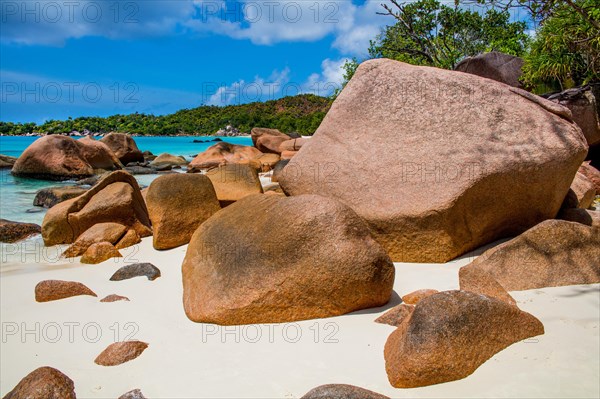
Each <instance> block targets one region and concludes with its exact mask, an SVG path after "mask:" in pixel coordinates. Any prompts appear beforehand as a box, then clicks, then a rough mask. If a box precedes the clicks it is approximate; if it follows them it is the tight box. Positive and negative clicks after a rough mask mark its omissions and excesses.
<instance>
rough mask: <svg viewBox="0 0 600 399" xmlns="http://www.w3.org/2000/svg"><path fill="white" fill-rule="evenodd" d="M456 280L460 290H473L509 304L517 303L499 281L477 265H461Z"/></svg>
mask: <svg viewBox="0 0 600 399" xmlns="http://www.w3.org/2000/svg"><path fill="white" fill-rule="evenodd" d="M458 280H459V283H460V289H461V291H470V292H475V293H476V294H483V295H485V296H489V297H491V298H496V299H500V300H501V301H504V302H506V303H508V304H509V305H515V306H516V305H517V302H516V301H515V300H514V299H513V297H512V296H510V294H509V293H508V292H506V290H505V289H504V287H502V286H501V285H500V283H499V282H497V281H496V280H494V278H493V277H492V276H490V275H489V273H488V272H486V271H485V270H483V269H481V268H479V267H477V266H471V267H461V268H460V270H459V271H458Z"/></svg>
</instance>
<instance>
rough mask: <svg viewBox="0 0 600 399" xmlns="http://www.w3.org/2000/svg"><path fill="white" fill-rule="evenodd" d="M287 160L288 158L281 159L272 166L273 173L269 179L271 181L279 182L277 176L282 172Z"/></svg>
mask: <svg viewBox="0 0 600 399" xmlns="http://www.w3.org/2000/svg"><path fill="white" fill-rule="evenodd" d="M289 162H290V160H289V159H282V160H281V161H279V162H277V164H276V165H275V166H274V167H273V174H272V176H271V181H272V182H273V183H278V182H279V176H281V174H282V173H284V171H283V169H284V168H285V167H286V166H287V164H288V163H289Z"/></svg>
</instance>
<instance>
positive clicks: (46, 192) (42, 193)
mask: <svg viewBox="0 0 600 399" xmlns="http://www.w3.org/2000/svg"><path fill="white" fill-rule="evenodd" d="M86 191H87V188H83V187H81V186H58V187H49V188H43V189H41V190H39V191H38V192H37V193H36V194H35V198H34V199H33V205H34V206H41V207H43V208H52V207H53V206H54V205H56V204H60V203H61V202H64V201H66V200H68V199H71V198H75V197H79V196H80V195H81V194H83V193H85V192H86Z"/></svg>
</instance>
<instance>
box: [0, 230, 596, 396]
mask: <svg viewBox="0 0 600 399" xmlns="http://www.w3.org/2000/svg"><path fill="white" fill-rule="evenodd" d="M38 242H39V239H38ZM186 248H187V246H183V247H180V248H176V249H173V250H169V251H163V252H159V251H155V250H154V249H153V248H152V238H151V237H150V238H146V239H144V240H143V242H142V243H141V244H139V245H137V246H135V247H132V248H130V249H127V250H123V251H122V253H123V255H124V256H125V258H123V259H120V260H118V261H115V260H114V259H111V260H108V261H106V262H104V263H102V264H99V265H94V266H91V265H82V264H80V263H79V262H78V261H71V260H65V259H61V260H59V261H56V257H55V256H52V257H51V259H45V260H44V259H40V263H39V264H36V262H35V261H36V259H34V258H35V256H34V255H33V253H34V252H35V251H32V254H30V255H28V256H27V259H23V260H20V259H18V258H16V255H13V256H11V257H9V258H7V259H3V260H2V261H3V263H2V265H1V266H2V268H1V279H0V295H1V298H0V299H1V308H0V314H1V319H2V320H1V321H2V342H1V348H0V354H1V355H0V370H1V371H0V396H3V395H5V394H6V393H7V392H9V391H10V390H11V389H12V388H13V387H14V386H15V385H16V384H17V383H18V382H19V381H20V380H21V379H22V378H23V377H24V376H26V375H27V374H28V373H29V372H31V371H33V370H34V369H36V368H37V367H40V366H52V367H55V368H57V369H59V370H61V371H62V372H63V373H65V374H66V375H68V376H69V377H70V378H71V379H72V380H73V381H74V382H75V391H76V393H77V397H78V398H117V397H119V396H120V395H121V394H123V393H125V392H126V391H129V390H132V389H135V388H139V389H141V390H142V392H143V393H144V395H145V396H146V397H148V398H155V399H157V398H175V397H177V398H202V397H214V398H231V397H236V398H298V397H301V396H302V395H304V394H305V393H306V392H308V391H309V390H310V389H312V388H314V387H316V386H319V385H322V384H331V383H346V384H352V385H357V386H360V387H363V388H367V389H370V390H373V391H376V392H379V393H382V394H385V395H388V396H390V397H398V398H402V397H436V398H441V397H448V398H454V397H456V398H458V397H478V398H483V397H519V398H528V397H557V398H558V397H561V398H564V397H579V398H581V397H595V398H597V397H599V396H600V386H599V384H600V381H599V378H598V375H600V334H599V333H600V331H599V330H600V329H599V325H600V285H599V284H595V285H588V286H569V287H559V288H546V289H537V290H530V291H522V292H512V293H511V294H512V295H513V296H514V298H515V299H516V300H517V301H518V305H519V307H520V308H521V309H523V310H525V311H527V312H530V313H532V314H533V315H535V316H536V317H538V318H539V319H540V320H541V321H542V323H543V324H544V327H545V330H546V333H545V334H544V335H543V336H539V337H535V338H532V339H529V340H526V341H523V342H519V343H516V344H514V345H512V346H510V347H509V348H507V349H505V350H504V351H502V352H500V353H498V354H497V355H496V356H494V357H493V358H491V359H490V360H488V361H487V362H486V363H485V364H483V365H482V366H481V367H480V368H479V369H478V370H476V371H475V373H474V374H472V375H471V376H469V377H467V378H465V379H463V380H460V381H455V382H450V383H445V384H440V385H434V386H429V387H424V388H417V389H395V388H393V387H392V386H391V385H390V384H389V382H388V380H387V376H386V372H385V363H384V358H383V347H384V344H385V342H386V339H387V337H388V336H389V334H390V333H391V332H392V331H393V330H394V327H392V326H388V325H382V324H378V323H375V322H374V320H375V319H376V318H377V317H378V316H380V315H381V314H383V313H384V312H385V311H386V310H387V309H389V308H391V307H392V306H394V305H396V304H398V303H399V302H400V299H399V298H400V296H402V295H404V294H407V293H409V292H411V291H414V290H417V289H422V288H435V289H438V290H447V289H457V288H458V269H459V268H460V267H461V266H464V265H465V264H467V263H469V261H470V260H471V259H472V258H470V257H469V256H463V257H461V258H460V259H459V260H456V261H453V262H450V263H447V264H443V265H434V264H408V263H397V264H396V282H395V285H394V291H395V293H394V296H393V298H392V301H391V302H390V303H389V304H388V305H387V306H385V307H382V308H376V309H368V310H364V311H359V312H354V313H352V314H348V315H344V316H340V317H335V318H328V319H319V320H308V321H301V322H296V323H286V324H276V325H252V326H239V327H219V326H214V325H206V324H197V323H193V322H191V321H189V320H188V319H187V317H186V316H185V314H184V311H183V306H182V299H181V298H182V284H181V263H182V260H183V257H184V255H185V251H186ZM38 252H39V251H38ZM48 253H51V252H48ZM479 253H480V251H479ZM136 262H151V263H153V264H154V265H156V266H157V267H158V268H159V269H160V270H161V273H162V277H160V278H158V279H157V280H155V281H148V280H147V279H146V278H145V277H139V278H135V279H131V280H125V281H119V282H113V281H109V278H110V276H111V275H112V274H113V273H114V272H115V271H116V270H117V269H118V268H119V267H121V266H123V265H124V264H125V263H136ZM46 279H59V280H72V281H79V282H82V283H84V284H86V285H87V286H88V287H89V288H91V289H92V290H93V291H95V292H96V293H97V294H98V298H94V297H90V296H86V297H83V296H82V297H74V298H68V299H63V300H60V301H55V302H47V303H37V302H36V301H35V299H34V287H35V285H36V284H37V283H38V282H40V281H42V280H46ZM109 294H119V295H123V296H127V297H128V298H129V299H130V300H131V301H130V302H114V303H101V302H100V299H101V298H103V297H104V296H106V295H109ZM36 323H37V324H36ZM128 334H129V336H128ZM131 334H132V335H131ZM126 338H131V339H138V340H141V341H144V342H147V343H149V347H148V349H146V351H145V352H144V353H142V355H141V356H140V357H138V358H137V359H135V360H133V361H130V362H128V363H125V364H122V365H120V366H115V367H103V366H99V365H96V364H95V363H94V359H95V358H96V356H97V355H98V354H99V353H100V352H101V351H102V350H104V348H105V347H106V346H108V345H109V344H110V343H112V342H115V341H119V340H124V339H126Z"/></svg>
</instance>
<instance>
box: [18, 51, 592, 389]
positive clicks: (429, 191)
mask: <svg viewBox="0 0 600 399" xmlns="http://www.w3.org/2000/svg"><path fill="white" fill-rule="evenodd" d="M499 59H500V58H499V57H497V56H494V57H492V59H491V61H490V60H488V61H489V62H488V63H487V64H486V63H485V62H484V63H483V64H481V63H480V61H481V60H472V61H470V62H467V63H466V65H465V66H464V70H465V71H466V72H470V70H469V68H473V65H492V66H493V67H494V68H496V69H497V70H498V71H497V75H493V76H492V75H489V76H488V75H485V74H481V75H482V76H484V77H477V76H474V75H473V74H470V73H457V72H455V71H446V70H440V69H435V68H428V67H417V66H411V65H408V64H403V63H400V62H396V61H391V60H386V59H377V60H371V61H367V62H365V63H363V64H362V65H361V66H360V67H359V68H358V70H357V71H356V74H355V75H354V77H353V78H352V80H351V81H350V82H349V83H348V85H347V86H346V88H345V89H344V91H343V92H342V93H341V94H340V95H339V96H338V98H337V99H336V101H335V102H334V104H333V105H332V107H331V109H330V111H329V113H328V114H327V116H326V118H325V119H324V121H323V123H322V124H321V126H320V127H319V129H318V130H317V132H316V133H315V135H314V137H313V138H311V139H304V138H300V137H293V136H290V135H286V134H284V133H282V132H280V131H278V130H275V129H263V128H255V129H253V130H252V133H251V136H252V141H253V146H252V147H250V146H238V145H233V144H230V143H226V142H219V143H217V144H215V145H213V146H212V147H210V148H209V149H208V150H207V151H205V152H204V153H202V154H199V155H198V156H197V157H195V159H194V160H193V161H192V162H191V163H190V164H189V165H188V172H189V173H188V174H167V175H164V176H160V177H159V178H157V179H156V180H154V181H153V182H152V184H151V185H150V186H149V187H148V189H147V191H146V193H145V195H142V193H141V191H140V189H139V186H138V185H137V183H136V181H135V179H134V178H133V177H132V176H131V175H130V174H129V173H127V172H126V171H114V172H112V173H110V174H108V175H106V176H105V177H103V178H102V179H101V180H100V181H99V182H98V183H97V184H95V185H94V186H93V187H92V188H90V189H89V190H87V191H85V192H84V193H82V194H81V195H79V196H78V197H76V198H71V199H68V200H66V201H64V202H61V203H59V204H58V205H55V206H54V207H52V208H51V209H50V210H49V211H48V213H47V215H46V218H45V219H44V223H43V225H42V236H43V239H44V242H45V243H46V245H54V244H59V243H68V244H71V246H70V247H69V248H68V249H67V251H65V256H79V255H81V254H83V256H84V257H85V256H86V254H88V252H89V256H88V258H89V259H90V261H92V262H95V261H102V260H105V259H106V258H107V256H118V249H119V248H122V247H123V246H126V245H130V243H135V242H139V240H140V239H141V238H142V237H146V236H149V235H152V236H153V245H154V247H155V248H156V249H161V250H163V249H170V248H175V247H178V246H181V245H185V244H189V246H188V248H187V251H186V255H185V258H184V261H183V265H182V274H183V305H184V309H185V312H186V315H187V316H188V318H189V319H191V320H192V321H196V322H203V323H216V324H221V325H239V324H250V323H274V322H291V321H296V320H305V319H311V318H321V317H331V316H337V315H341V314H345V313H348V312H352V311H356V310H360V309H365V308H372V307H378V306H382V305H385V304H386V303H388V301H389V300H390V298H391V295H392V289H393V283H394V278H395V269H394V265H393V262H394V261H396V262H439V263H441V262H446V261H449V260H451V259H454V258H456V257H458V256H460V255H462V254H465V253H466V252H468V251H470V250H473V249H476V248H479V247H481V246H482V245H485V244H488V243H491V242H493V241H495V240H498V239H501V238H507V237H515V238H513V239H512V240H510V241H507V242H505V243H503V244H501V245H498V246H496V247H493V248H492V249H490V250H488V251H486V252H484V253H483V254H482V255H481V256H480V257H478V258H477V259H475V260H474V261H473V262H472V263H470V264H469V265H467V266H465V267H464V268H462V269H461V270H460V276H459V278H460V288H461V289H460V290H456V291H443V292H437V291H435V290H419V291H417V292H413V293H411V294H408V295H405V296H404V297H403V300H404V303H402V304H401V305H400V306H398V307H396V308H393V309H391V310H390V311H389V312H388V313H386V314H384V315H383V316H381V317H380V318H379V319H378V320H377V321H378V322H382V323H385V324H390V325H392V326H394V327H395V331H394V332H392V334H391V335H390V336H389V338H388V340H387V342H386V345H385V351H384V357H385V362H386V371H387V375H388V379H389V381H390V383H391V384H392V385H393V386H395V387H402V388H407V387H418V386H425V385H430V384H437V383H442V382H447V381H452V380H456V379H461V378H465V377H466V376H468V375H470V374H471V373H473V372H474V371H475V370H476V369H477V368H478V367H479V366H480V365H481V364H483V363H484V362H485V361H486V360H488V359H489V358H490V357H491V356H493V355H494V354H496V353H498V352H499V351H501V350H503V349H504V348H506V347H508V346H510V345H512V344H513V343H515V342H518V341H521V340H524V339H527V338H529V337H533V336H536V335H539V334H543V333H544V327H543V325H542V323H541V322H540V321H539V320H537V319H536V318H535V317H534V316H533V315H531V314H528V313H526V312H523V311H522V310H520V309H519V308H518V306H517V304H516V302H515V300H514V299H513V298H512V297H511V295H510V294H509V292H508V291H511V290H525V289H533V288H543V287H549V286H560V285H569V284H590V283H598V282H600V264H599V263H598V261H597V260H598V259H600V227H599V226H598V216H597V211H594V210H591V209H587V208H589V207H591V206H593V200H594V198H595V195H596V194H597V193H599V192H600V191H599V190H598V182H600V172H598V170H596V169H595V168H594V166H593V161H592V163H583V161H584V159H585V158H586V154H587V151H588V148H589V146H590V145H593V144H592V143H591V142H590V140H592V139H593V137H594V136H593V135H589V134H586V133H585V132H584V131H582V127H580V126H579V125H578V123H576V122H577V120H576V118H575V117H574V113H575V112H574V111H572V110H570V109H569V107H565V106H563V105H568V104H562V102H564V101H566V100H564V98H563V97H560V98H558V101H557V102H553V101H550V100H546V99H544V98H542V97H539V96H535V95H533V94H531V93H528V92H526V91H524V90H522V89H520V88H517V87H513V86H515V85H517V83H515V81H514V80H511V74H512V73H513V72H514V70H516V65H517V64H518V63H502V62H500V61H498V60H499ZM484 61H485V60H484ZM478 63H479V64H478ZM501 66H502V67H501ZM478 68H479V69H481V67H478ZM490 68H492V67H490ZM504 69H506V70H504ZM489 78H492V79H496V80H501V81H502V82H504V83H500V82H495V81H493V80H490V79H489ZM517 82H518V80H517ZM505 83H508V84H505ZM511 85H512V86H511ZM577 98H579V97H577ZM585 98H588V97H585ZM589 101H591V100H589ZM423 109H426V110H427V113H424V112H423ZM586 120H587V119H586ZM580 123H581V122H580ZM590 126H591V125H590ZM107 137H108V136H107ZM105 139H106V137H105ZM103 140H104V139H103ZM80 141H83V140H80ZM36 143H37V142H36ZM75 143H77V142H75ZM109 144H110V145H111V146H114V148H117V146H118V147H119V148H121V149H123V148H125V149H127V148H128V149H129V151H128V150H123V151H116V150H114V149H113V147H110V151H111V153H113V154H115V156H116V157H118V158H119V159H118V162H120V163H121V164H123V161H124V160H130V158H128V157H137V153H136V152H135V151H133V150H132V146H131V145H130V144H128V142H127V141H126V140H124V139H122V138H118V139H117V138H115V139H111V140H107V142H106V143H102V145H104V146H106V147H107V148H108V147H109ZM63 145H65V146H68V148H72V151H73V152H74V153H75V152H76V151H79V154H80V155H81V159H82V160H85V161H86V162H87V164H88V165H90V167H91V164H90V162H92V161H91V159H92V158H93V157H90V156H89V155H88V153H89V150H87V149H86V150H84V149H82V148H81V146H82V145H83V146H85V145H86V144H85V143H83V144H73V143H71V142H68V143H67V142H65V143H64V144H63ZM102 148H104V147H102ZM28 150H29V149H28ZM97 150H98V151H100V147H98V148H97ZM26 152H27V151H26ZM95 154H97V153H95ZM102 154H104V152H102ZM140 154H141V153H140ZM24 155H25V154H24ZM141 155H142V158H143V154H141ZM161 157H162V158H161ZM38 158H39V157H38ZM26 159H32V161H31V162H29V164H34V162H33V160H35V159H37V158H36V157H35V156H28V157H26ZM94 159H96V158H94ZM20 160H21V158H19V160H18V161H17V163H19V161H20ZM184 161H185V160H184V159H183V160H182V159H181V158H179V159H177V157H171V156H164V157H163V156H162V155H161V156H159V157H157V158H156V159H154V160H153V161H152V163H155V164H161V163H163V162H165V163H171V164H173V163H177V162H181V165H183V162H184ZM134 162H140V161H134ZM181 165H178V166H181ZM15 166H16V165H15ZM84 166H85V165H84ZM82 168H84V167H83V166H82ZM84 169H85V168H84ZM21 170H22V169H21ZM269 170H272V171H273V177H272V179H273V180H274V181H277V182H278V184H279V185H280V187H281V189H282V192H277V190H275V189H273V190H271V189H269V190H265V189H263V187H262V185H261V183H260V179H259V172H265V171H269ZM13 172H14V169H13ZM38 172H39V171H38ZM78 173H79V172H78ZM144 197H145V198H144ZM557 217H558V218H563V219H565V220H557ZM123 241H125V242H123ZM88 258H86V260H87V259H88ZM135 270H136V271H137V272H138V273H142V274H145V275H147V276H148V278H149V279H151V276H155V275H156V273H155V271H154V270H153V268H152V267H149V266H142V265H138V266H137V268H136V269H135ZM128 273H129V271H121V274H123V275H127V274H128ZM159 273H160V272H159ZM113 277H114V279H115V280H119V279H121V277H120V276H119V277H115V276H113ZM40 284H41V283H40ZM54 284H56V283H54ZM59 287H62V286H59ZM39 290H40V296H41V297H44V296H46V297H47V296H49V294H48V289H47V288H46V287H45V286H44V285H42V286H41V287H40V289H39ZM69 290H72V291H74V292H82V293H83V295H92V294H93V295H95V294H94V293H93V292H92V293H91V294H90V293H87V294H86V293H85V292H86V291H85V290H83V288H82V287H80V286H73V285H70V286H69ZM37 291H38V289H37V287H36V297H37ZM56 292H57V293H59V294H60V296H63V295H64V293H63V288H60V289H57V290H56ZM69 292H71V291H69ZM42 294H43V295H42ZM78 295H81V294H78ZM63 297H64V296H63ZM144 345H146V344H145V343H136V344H131V345H117V346H115V347H113V348H110V349H109V348H107V353H108V355H107V356H106V358H107V360H103V359H102V357H99V358H100V359H101V360H100V361H101V363H100V364H102V363H105V364H111V363H112V362H113V360H112V359H113V358H115V359H118V358H119V357H118V356H116V355H113V352H118V353H120V354H121V355H122V358H124V359H128V358H129V357H131V358H133V357H135V356H137V355H139V353H141V351H143V350H144V349H145V346H144ZM115 361H116V360H115ZM331 392H348V395H352V394H354V395H358V396H360V395H361V392H362V391H359V388H356V387H339V386H338V387H328V388H323V387H320V388H318V389H317V390H316V391H315V392H312V391H311V393H309V394H307V396H306V397H315V398H316V397H324V396H327V395H330V394H331ZM362 394H364V395H365V396H366V397H379V396H377V394H374V393H366V392H362Z"/></svg>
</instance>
